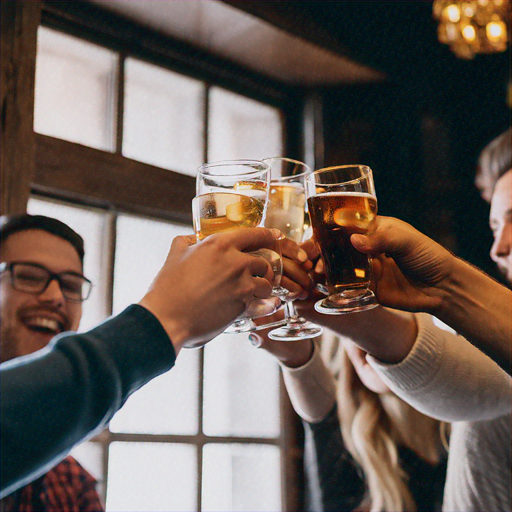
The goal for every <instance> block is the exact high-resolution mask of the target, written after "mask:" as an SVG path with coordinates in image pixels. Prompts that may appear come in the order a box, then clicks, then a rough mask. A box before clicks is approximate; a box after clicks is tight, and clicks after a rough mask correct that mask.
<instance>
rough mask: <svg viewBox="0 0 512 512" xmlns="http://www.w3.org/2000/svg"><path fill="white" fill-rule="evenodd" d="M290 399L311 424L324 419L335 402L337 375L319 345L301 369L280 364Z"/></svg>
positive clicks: (302, 416)
mask: <svg viewBox="0 0 512 512" xmlns="http://www.w3.org/2000/svg"><path fill="white" fill-rule="evenodd" d="M281 368H282V370H283V378H284V383H285V386H286V390H287V392H288V395H289V397H290V401H291V403H292V405H293V408H294V409H295V411H296V412H297V414H298V415H299V416H300V417H301V418H302V419H304V420H305V421H307V422H309V423H317V422H319V421H321V420H323V419H324V418H325V417H326V416H327V414H328V413H329V411H330V410H331V409H332V408H333V407H334V404H335V403H336V385H335V382H334V377H333V376H332V374H331V372H330V371H329V370H328V369H327V367H326V366H325V364H324V362H323V361H322V358H321V357H320V353H319V350H318V347H317V346H316V345H315V350H314V353H313V355H312V357H311V358H310V359H309V361H308V362H307V363H306V364H304V365H303V366H301V367H299V368H290V367H288V366H286V365H284V364H283V363H281Z"/></svg>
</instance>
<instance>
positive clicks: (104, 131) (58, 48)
mask: <svg viewBox="0 0 512 512" xmlns="http://www.w3.org/2000/svg"><path fill="white" fill-rule="evenodd" d="M117 63H118V56H117V54H115V53H114V52H112V51H110V50H107V49H106V48H102V47H100V46H97V45H94V44H91V43H87V42H85V41H81V40H80V39H77V38H76V37H71V36H68V35H66V34H62V33H61V32H56V31H55V30H50V29H48V28H45V27H40V28H39V33H38V52H37V61H36V89H35V100H34V101H35V106H34V130H35V131H36V132H39V133H44V134H45V135H51V136H52V137H58V138H60V139H64V140H69V141H71V142H78V143H79V144H84V145H86V146H90V147H92V148H97V149H103V150H105V151H112V150H113V149H114V140H115V125H114V119H115V105H116V102H115V100H114V97H115V96H114V93H115V85H116V73H117Z"/></svg>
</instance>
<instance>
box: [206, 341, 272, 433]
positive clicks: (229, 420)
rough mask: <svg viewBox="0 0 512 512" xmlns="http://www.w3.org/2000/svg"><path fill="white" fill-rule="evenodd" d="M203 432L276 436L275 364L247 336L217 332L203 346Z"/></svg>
mask: <svg viewBox="0 0 512 512" xmlns="http://www.w3.org/2000/svg"><path fill="white" fill-rule="evenodd" d="M204 372H205V374H204V432H205V434H207V435H212V436H215V435H216V436H252V437H278V436H279V433H280V422H279V367H278V365H277V363H276V362H275V360H274V359H273V358H272V357H271V356H270V355H269V354H267V353H265V352H264V351H262V350H255V349H254V347H253V346H252V345H251V344H250V343H249V341H248V340H247V335H244V334H242V335H232V334H231V335H221V336H219V337H218V338H216V339H215V340H213V341H212V342H210V343H209V344H208V345H207V346H206V347H205V370H204Z"/></svg>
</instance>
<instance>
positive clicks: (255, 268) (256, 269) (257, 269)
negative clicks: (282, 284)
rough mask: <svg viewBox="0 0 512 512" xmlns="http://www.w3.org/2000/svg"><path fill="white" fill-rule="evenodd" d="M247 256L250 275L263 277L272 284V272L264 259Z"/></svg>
mask: <svg viewBox="0 0 512 512" xmlns="http://www.w3.org/2000/svg"><path fill="white" fill-rule="evenodd" d="M248 256H249V257H250V258H251V260H250V261H249V270H250V272H251V275H253V276H255V277H263V278H265V279H266V280H268V281H269V282H272V281H273V280H274V271H273V270H272V266H271V265H270V263H269V262H268V261H267V260H266V259H265V258H263V257H261V256H257V255H255V254H249V255H248Z"/></svg>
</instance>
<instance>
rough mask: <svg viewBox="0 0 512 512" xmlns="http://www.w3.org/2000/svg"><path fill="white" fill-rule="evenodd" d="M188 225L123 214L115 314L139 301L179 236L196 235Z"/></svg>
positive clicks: (116, 264)
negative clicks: (173, 241) (174, 240)
mask: <svg viewBox="0 0 512 512" xmlns="http://www.w3.org/2000/svg"><path fill="white" fill-rule="evenodd" d="M192 233H193V230H192V228H191V227H188V226H180V225H178V224H171V223H170V222H161V221H156V220H150V219H145V218H141V217H134V216H131V215H120V216H119V217H118V220H117V243H116V263H115V267H114V308H113V309H114V314H117V313H119V312H121V311H122V310H123V309H124V308H125V307H126V306H128V305H129V304H132V303H134V302H138V301H139V300H140V299H141V298H142V297H143V296H144V294H145V293H146V292H147V290H148V288H149V285H150V284H151V283H152V281H153V279H154V278H155V276H156V274H157V273H158V271H159V270H160V268H161V267H162V265H163V263H164V261H165V259H166V258H167V254H168V253H169V249H170V247H171V242H172V240H173V239H174V237H175V236H178V235H185V234H187V235H189V234H192Z"/></svg>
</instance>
